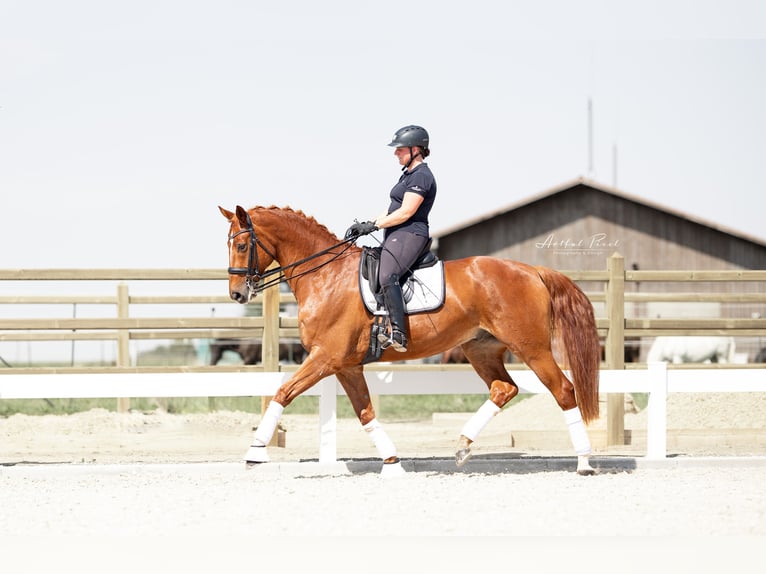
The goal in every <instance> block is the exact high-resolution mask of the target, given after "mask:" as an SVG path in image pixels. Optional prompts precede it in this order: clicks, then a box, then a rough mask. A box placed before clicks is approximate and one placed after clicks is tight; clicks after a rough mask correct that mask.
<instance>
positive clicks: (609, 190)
mask: <svg viewBox="0 0 766 574" xmlns="http://www.w3.org/2000/svg"><path fill="white" fill-rule="evenodd" d="M580 186H585V187H588V188H590V189H593V190H595V191H597V192H601V193H604V194H607V195H611V196H613V197H617V198H619V199H622V200H625V201H630V202H633V203H636V204H639V205H643V206H646V207H649V208H652V209H655V210H657V211H661V212H664V213H667V214H670V215H674V216H676V217H680V218H682V219H686V220H688V221H691V222H693V223H696V224H697V225H701V226H704V227H708V228H710V229H715V230H717V231H720V232H721V233H725V234H727V235H731V236H733V237H737V238H739V239H743V240H745V241H749V242H751V243H755V244H757V245H760V246H762V247H766V240H764V239H761V238H758V237H755V236H752V235H748V234H744V233H741V232H739V231H736V230H734V229H730V228H727V227H724V226H722V225H718V224H716V223H714V222H710V221H706V220H704V219H701V218H699V217H695V216H693V215H690V214H688V213H685V212H683V211H680V210H676V209H672V208H669V207H667V206H664V205H660V204H659V203H655V202H652V201H647V200H646V199H643V198H641V197H638V196H636V195H631V194H628V193H625V192H624V191H620V190H618V189H617V188H614V187H611V186H607V185H603V184H601V183H598V182H596V181H594V180H592V179H588V178H585V177H578V178H576V179H573V180H570V181H567V182H564V183H562V184H560V185H557V186H555V187H552V188H551V189H548V190H545V191H543V192H541V193H538V194H535V195H533V196H531V197H527V198H526V199H523V200H521V201H517V202H514V203H511V204H508V205H505V206H503V207H500V208H498V209H496V210H493V211H490V212H487V213H485V214H483V215H480V216H478V217H475V218H472V219H468V220H466V221H463V222H462V223H459V224H457V225H453V226H452V227H449V228H446V229H443V230H441V231H439V232H437V233H434V234H433V236H434V238H436V240H437V241H438V239H439V238H440V237H444V236H447V235H450V234H452V233H455V232H457V231H460V230H462V229H465V228H467V227H470V226H472V225H476V224H477V223H481V222H483V221H487V220H490V219H494V218H496V217H500V216H502V215H505V214H508V213H510V212H512V211H514V210H516V209H519V208H521V207H524V206H526V205H530V204H532V203H535V202H538V201H544V200H548V199H550V198H552V197H554V196H555V195H558V194H560V193H566V192H567V191H570V190H573V189H575V188H576V187H580Z"/></svg>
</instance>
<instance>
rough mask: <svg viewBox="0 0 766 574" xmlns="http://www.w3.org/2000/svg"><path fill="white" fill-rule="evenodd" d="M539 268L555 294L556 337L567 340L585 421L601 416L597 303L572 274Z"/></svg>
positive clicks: (554, 335) (552, 302) (552, 306)
mask: <svg viewBox="0 0 766 574" xmlns="http://www.w3.org/2000/svg"><path fill="white" fill-rule="evenodd" d="M537 272H538V273H539V274H540V277H541V278H542V280H543V283H545V286H546V287H547V288H548V292H549V293H550V296H551V310H552V314H553V317H552V322H553V325H552V327H553V337H554V338H557V339H559V340H560V341H561V342H562V343H563V346H564V348H563V351H564V353H565V355H566V357H565V359H566V363H567V367H568V368H569V369H570V371H571V373H572V379H573V380H572V383H573V384H574V388H575V396H576V397H577V404H578V406H579V407H580V413H581V414H582V418H583V421H585V422H586V423H587V422H590V421H592V420H595V419H597V418H598V384H599V366H600V364H601V347H600V344H599V337H598V330H597V328H596V318H595V316H594V314H593V305H592V304H591V302H590V300H589V299H588V297H587V295H585V293H584V292H583V291H582V289H580V287H578V286H577V284H576V283H575V282H574V281H572V280H571V279H570V278H569V277H567V276H566V275H564V274H563V273H561V272H559V271H555V270H553V269H549V268H547V267H537Z"/></svg>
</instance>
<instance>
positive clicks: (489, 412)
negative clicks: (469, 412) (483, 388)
mask: <svg viewBox="0 0 766 574" xmlns="http://www.w3.org/2000/svg"><path fill="white" fill-rule="evenodd" d="M499 412H500V407H498V406H497V405H496V404H495V403H493V402H492V401H491V400H489V399H487V400H486V401H485V402H484V404H483V405H481V406H480V407H479V410H478V411H476V412H475V413H474V415H473V416H472V417H471V418H470V419H468V422H467V423H465V426H464V427H463V430H462V431H460V434H461V435H463V436H464V437H466V438H468V439H470V440H471V441H475V440H476V438H477V437H478V436H479V433H480V432H481V431H482V430H483V429H484V427H485V426H487V424H488V423H489V421H491V420H492V417H494V416H495V415H496V414H497V413H499Z"/></svg>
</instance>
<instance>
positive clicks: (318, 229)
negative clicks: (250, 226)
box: [252, 205, 340, 243]
mask: <svg viewBox="0 0 766 574" xmlns="http://www.w3.org/2000/svg"><path fill="white" fill-rule="evenodd" d="M252 209H253V210H258V211H269V212H277V211H278V212H280V215H284V216H285V217H287V218H289V219H291V220H292V219H295V220H296V221H300V222H303V223H307V224H309V225H310V226H311V227H312V229H311V233H312V234H313V235H314V236H315V237H317V234H319V233H322V234H324V235H326V236H327V239H329V240H331V241H333V242H335V243H337V242H338V241H340V239H339V238H338V236H337V235H335V234H334V233H333V232H332V231H330V230H329V229H327V227H326V226H325V225H323V224H321V223H319V222H318V221H317V220H316V219H314V218H313V217H312V216H310V215H306V214H305V213H304V212H303V211H301V210H296V209H293V208H292V207H289V206H285V207H279V206H276V205H270V206H268V207H266V206H263V205H256V206H255V207H253V208H252Z"/></svg>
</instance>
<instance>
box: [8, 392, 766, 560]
mask: <svg viewBox="0 0 766 574" xmlns="http://www.w3.org/2000/svg"><path fill="white" fill-rule="evenodd" d="M764 413H766V394H764V395H761V394H758V395H756V394H752V393H750V394H745V393H742V394H738V395H726V396H722V395H721V396H717V397H716V398H715V399H711V398H704V397H703V398H700V397H698V396H696V395H694V396H692V395H689V396H684V395H673V396H671V397H670V401H669V404H668V420H669V427H670V428H671V429H673V428H690V425H697V426H696V427H695V426H692V427H691V428H702V429H706V432H708V433H709V434H711V435H713V436H717V435H719V434H720V433H721V429H722V428H729V429H736V428H739V429H763V427H764V426H766V416H765V414H764ZM466 416H467V415H466ZM257 419H258V416H257V415H256V416H253V415H247V414H243V413H236V412H234V413H232V412H220V413H214V414H209V415H193V416H192V415H168V414H166V413H161V412H152V413H127V414H116V413H111V412H106V411H101V410H95V411H90V412H87V413H81V414H77V415H71V416H64V417H26V416H23V415H14V416H12V417H9V418H6V419H0V443H1V445H2V448H1V449H0V509H2V511H1V512H0V544H3V543H5V544H6V549H8V548H10V546H7V545H8V544H9V541H15V542H13V543H12V544H11V546H12V548H13V549H16V550H18V549H21V548H25V545H26V544H28V542H29V540H30V539H42V540H48V541H49V542H50V541H53V542H54V543H59V544H60V543H61V542H62V541H66V544H65V546H66V548H67V549H72V548H78V544H80V543H81V542H82V541H83V540H98V539H99V537H107V538H108V541H107V543H106V545H104V544H101V545H99V546H98V548H100V549H103V548H107V547H110V546H109V544H111V542H110V541H112V542H113V540H114V539H115V538H118V539H123V538H125V539H129V540H131V541H132V542H131V544H133V548H136V546H135V545H136V544H138V545H139V546H140V545H144V544H147V543H148V542H149V541H151V543H153V544H156V543H157V540H158V537H160V538H159V539H161V540H165V539H166V538H168V539H170V538H172V539H177V538H179V537H181V538H184V539H185V538H191V539H193V540H196V539H198V540H201V541H202V540H204V545H205V547H206V548H208V549H214V548H219V549H220V548H222V546H221V545H225V544H228V543H230V542H231V541H232V540H240V539H246V540H249V541H251V542H253V543H255V542H262V541H263V540H264V539H265V538H267V537H268V538H269V540H283V539H284V537H291V536H296V535H301V536H308V537H316V536H320V535H322V536H328V537H332V538H336V539H338V540H345V539H346V538H348V537H350V536H351V537H360V536H373V537H412V536H421V535H431V536H439V537H444V536H470V537H477V536H478V537H484V536H493V535H501V536H527V535H537V536H586V537H594V536H651V537H664V536H669V535H679V534H680V535H684V536H690V537H695V538H696V537H698V536H716V537H718V536H720V535H757V536H764V535H766V496H765V495H764V490H763V485H764V484H766V458H764V455H766V452H753V451H758V449H761V450H763V447H762V446H758V447H756V448H753V447H752V446H748V445H743V446H742V448H741V451H738V450H737V449H734V451H732V449H731V447H727V449H726V452H723V453H715V452H710V450H711V447H710V444H709V442H706V443H705V445H704V447H703V448H702V449H701V450H700V451H699V452H693V450H694V449H693V448H690V449H687V450H689V452H678V453H673V456H672V457H671V458H670V459H668V460H669V461H673V460H679V459H683V458H687V459H690V460H697V459H696V458H695V457H698V456H701V455H705V454H706V455H713V457H718V462H719V463H720V462H721V460H723V461H724V464H701V465H696V466H689V467H685V466H675V465H668V466H665V467H663V466H659V467H656V468H641V467H637V468H635V469H632V470H626V469H621V470H617V471H613V472H602V473H600V474H599V475H597V476H594V477H580V476H577V475H576V474H575V473H574V472H572V471H571V470H554V471H549V470H539V469H537V470H535V469H534V468H532V467H530V466H525V465H524V464H523V459H524V457H526V456H530V455H534V456H539V457H554V458H555V457H570V456H571V454H572V453H571V449H569V448H565V449H550V448H542V449H539V450H534V449H522V448H519V447H514V446H511V445H510V444H509V436H510V434H511V433H512V432H514V431H515V430H517V429H526V430H536V429H538V430H541V431H542V430H545V429H550V428H554V429H559V430H561V429H562V428H563V420H562V417H561V413H560V411H558V410H557V408H556V407H555V405H554V404H553V403H552V399H550V398H549V397H547V396H544V395H540V396H537V397H534V398H531V399H529V400H527V401H522V402H520V403H519V404H518V405H515V406H510V407H508V408H506V409H505V410H504V411H503V412H502V413H501V414H500V415H498V417H496V418H495V419H494V420H493V421H492V422H491V423H490V425H489V426H488V427H487V428H486V429H485V432H484V433H483V434H482V436H481V437H480V441H479V444H477V447H476V454H477V456H476V458H477V459H480V458H481V457H482V456H489V457H491V456H500V455H501V454H502V455H503V456H511V457H514V456H515V457H517V459H518V460H519V461H520V464H518V465H513V464H512V465H511V467H510V469H508V470H505V471H502V472H471V471H470V469H468V472H463V473H451V472H433V471H431V472H429V471H426V472H410V473H407V474H406V475H404V476H402V477H398V478H395V479H391V480H386V479H384V478H382V477H381V476H380V474H379V473H377V472H362V473H359V474H349V475H332V474H323V473H321V472H320V473H316V472H313V473H312V472H303V471H301V470H300V469H301V468H307V467H310V466H311V465H312V464H313V465H317V463H315V462H314V463H312V462H308V461H311V460H313V459H316V457H317V454H318V421H317V417H316V416H313V415H308V416H296V415H290V414H289V411H288V412H287V414H286V415H285V416H284V419H283V422H284V427H285V428H286V429H287V433H286V446H285V447H284V448H277V447H272V448H271V449H270V451H271V456H272V460H273V461H274V462H276V463H277V464H273V465H271V467H256V468H254V469H246V468H245V466H244V465H243V464H242V462H241V459H242V455H243V454H244V451H245V450H246V448H247V445H248V444H249V441H250V438H251V436H252V427H253V426H254V424H257ZM464 421H465V417H464V416H454V415H449V416H437V415H435V416H434V417H433V419H432V420H426V421H405V422H402V421H386V420H385V418H384V419H383V422H384V425H385V428H386V429H387V431H388V433H389V435H390V436H391V438H392V439H393V440H394V442H395V444H397V446H398V448H399V453H400V456H401V457H402V458H403V459H405V460H407V459H410V458H428V457H452V456H453V453H454V444H455V441H456V439H457V435H458V434H459V430H460V428H461V426H462V424H463V422H464ZM603 424H604V421H603V420H602V421H597V422H596V423H595V424H594V425H593V426H592V429H593V430H594V432H595V430H596V429H597V428H598V427H599V426H600V425H603ZM642 425H644V426H645V413H627V414H626V427H627V428H633V429H640V428H641V426H642ZM713 450H714V449H713ZM594 454H595V457H594V458H597V457H599V456H618V457H619V456H622V457H641V456H643V452H642V451H641V447H640V446H637V445H634V446H625V447H611V448H610V449H606V450H604V451H599V452H596V453H594ZM731 455H736V457H732V456H731ZM338 457H339V459H344V458H348V459H355V460H365V459H374V458H375V451H374V447H373V446H372V445H371V444H370V443H369V442H368V438H367V436H366V435H365V433H364V432H363V431H362V430H361V429H360V427H359V424H358V422H357V421H355V420H345V419H341V420H340V421H339V424H338ZM722 457H726V458H722ZM727 460H728V461H730V462H727ZM279 461H289V462H279ZM297 461H304V462H300V463H299V462H297ZM758 461H760V463H758ZM751 462H755V464H750V463H751ZM139 463H142V464H139ZM468 464H469V465H470V464H471V463H470V462H469V463H468ZM289 465H292V466H291V468H293V471H292V472H290V473H286V472H282V471H273V469H280V468H281V466H289ZM268 468H271V469H272V470H271V471H269V470H268ZM296 468H297V469H298V470H295V469H296ZM271 544H272V543H271V542H269V544H268V545H269V547H270V546H271ZM191 546H194V545H193V544H192V545H191ZM167 547H168V548H169V547H172V543H171V542H170V541H169V542H168V546H167ZM246 548H249V549H250V553H251V555H250V558H252V559H255V558H256V556H257V554H258V551H257V550H256V549H255V548H251V547H250V546H247V547H246ZM464 548H465V549H467V548H468V547H464ZM421 549H422V547H421ZM453 550H454V549H453V548H445V549H444V551H445V552H447V553H449V552H452V551H453ZM576 550H577V549H574V551H576ZM634 550H636V551H638V550H639V549H634ZM745 550H748V549H745ZM189 551H192V548H190V547H189V546H188V545H187V552H189ZM488 551H489V549H488ZM288 552H289V551H288ZM575 553H576V552H575ZM373 554H376V552H373ZM458 555H459V558H457V557H456V558H455V562H454V563H455V564H458V563H461V564H462V562H461V560H462V559H463V558H464V554H463V553H462V552H459V553H458ZM5 556H9V554H7V553H6V554H5ZM26 556H28V554H27V555H26ZM206 556H207V555H206ZM693 556H694V557H697V558H699V556H700V554H699V552H696V553H695V554H694V555H693ZM445 557H446V556H445ZM203 563H206V562H205V559H202V558H200V560H199V561H197V562H196V565H197V566H199V565H200V564H203ZM125 564H127V562H126V563H125ZM689 564H690V562H689V561H688V560H686V561H684V563H683V565H684V566H689ZM176 565H177V564H176ZM473 565H474V566H475V563H474V564H473ZM703 566H704V564H703ZM466 567H469V565H468V564H466ZM145 570H146V569H145ZM623 570H624V569H623ZM25 571H34V570H32V569H26V570H25ZM118 571H119V570H118ZM133 571H135V570H133ZM149 571H151V569H150V570H149ZM157 571H159V570H157ZM163 571H164V570H163Z"/></svg>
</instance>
